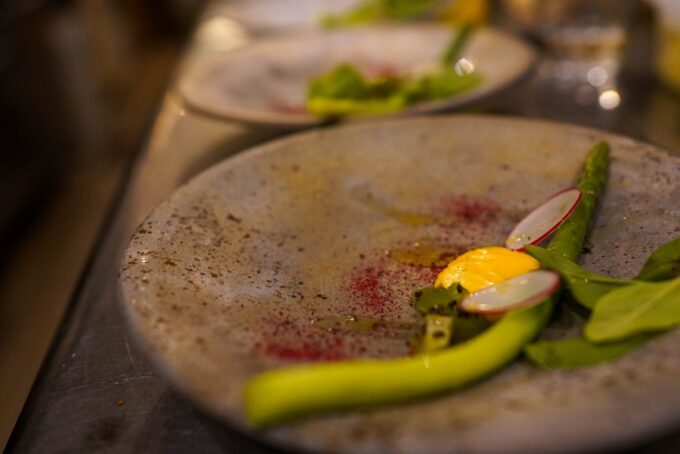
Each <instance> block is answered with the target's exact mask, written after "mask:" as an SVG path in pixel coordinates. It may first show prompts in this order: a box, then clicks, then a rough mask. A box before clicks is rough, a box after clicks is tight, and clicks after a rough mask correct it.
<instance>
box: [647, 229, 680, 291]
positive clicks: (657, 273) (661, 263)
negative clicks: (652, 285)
mask: <svg viewBox="0 0 680 454" xmlns="http://www.w3.org/2000/svg"><path fill="white" fill-rule="evenodd" d="M678 276H680V237H679V238H676V239H674V240H673V241H669V242H668V243H666V244H664V245H663V246H661V247H660V248H658V249H657V250H655V251H654V252H652V255H650V256H649V258H648V259H647V261H646V262H645V265H644V266H643V267H642V271H640V274H638V279H640V280H642V281H662V280H665V279H672V278H674V277H678Z"/></svg>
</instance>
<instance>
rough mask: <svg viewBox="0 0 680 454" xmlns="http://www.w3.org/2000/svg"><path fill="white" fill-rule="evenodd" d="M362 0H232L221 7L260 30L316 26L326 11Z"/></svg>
mask: <svg viewBox="0 0 680 454" xmlns="http://www.w3.org/2000/svg"><path fill="white" fill-rule="evenodd" d="M360 2H361V0H230V1H228V2H223V4H221V5H218V6H217V9H218V10H219V11H220V12H222V13H224V14H226V15H227V16H229V17H231V18H232V19H235V20H236V21H238V22H240V23H241V24H242V25H243V26H244V27H246V28H247V29H249V30H252V31H254V32H256V33H271V32H285V31H290V30H292V29H295V30H299V29H300V28H316V27H318V26H319V23H320V20H321V18H322V17H323V16H324V15H326V14H338V13H341V12H343V11H348V10H350V9H351V8H353V7H354V6H356V5H357V4H358V3H360Z"/></svg>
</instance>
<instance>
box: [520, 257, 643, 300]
mask: <svg viewBox="0 0 680 454" xmlns="http://www.w3.org/2000/svg"><path fill="white" fill-rule="evenodd" d="M526 251H527V253H529V254H530V255H531V256H533V257H534V258H535V259H536V260H538V261H539V262H541V265H542V266H543V268H547V269H549V270H553V271H556V272H558V273H559V274H560V276H562V279H563V281H564V283H565V285H566V286H567V288H569V292H570V293H571V294H572V296H573V297H574V299H575V300H576V301H578V302H579V303H580V304H581V305H583V306H585V307H587V308H588V309H593V307H594V306H595V303H596V302H597V301H598V300H599V299H600V298H602V297H603V296H604V295H606V294H607V293H609V292H611V291H612V290H615V289H618V288H621V287H623V286H627V285H630V284H631V283H632V282H633V281H628V280H624V279H617V278H613V277H609V276H604V275H602V274H596V273H591V272H590V271H586V270H585V269H583V268H582V267H580V266H579V265H577V264H576V263H574V262H572V261H571V260H569V259H567V258H564V257H562V256H561V255H560V254H558V253H556V252H553V251H550V250H548V249H544V248H542V247H538V246H527V247H526Z"/></svg>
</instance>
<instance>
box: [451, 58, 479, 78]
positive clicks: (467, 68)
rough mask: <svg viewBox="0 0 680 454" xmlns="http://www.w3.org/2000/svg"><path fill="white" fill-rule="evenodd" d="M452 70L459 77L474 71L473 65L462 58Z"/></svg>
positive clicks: (470, 61)
mask: <svg viewBox="0 0 680 454" xmlns="http://www.w3.org/2000/svg"><path fill="white" fill-rule="evenodd" d="M454 70H455V71H456V74H458V75H459V76H462V75H464V74H470V73H472V72H473V71H474V70H475V64H474V63H473V62H472V60H468V59H467V58H465V57H463V58H461V59H460V60H458V61H457V62H456V65H455V66H454Z"/></svg>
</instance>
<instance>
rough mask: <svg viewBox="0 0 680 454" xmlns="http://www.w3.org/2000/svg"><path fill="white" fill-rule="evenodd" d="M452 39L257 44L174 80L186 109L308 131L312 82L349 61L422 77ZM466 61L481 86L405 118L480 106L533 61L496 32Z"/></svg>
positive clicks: (477, 39)
mask: <svg viewBox="0 0 680 454" xmlns="http://www.w3.org/2000/svg"><path fill="white" fill-rule="evenodd" d="M450 37H451V30H450V28H446V27H442V26H437V25H408V26H407V25H403V26H390V27H387V26H384V27H368V28H365V27H363V28H353V29H349V30H339V31H329V32H307V33H300V34H295V35H289V36H286V37H277V38H271V39H266V40H260V41H255V42H253V43H252V44H250V45H247V46H245V47H243V48H240V49H237V50H234V51H231V52H227V53H216V54H211V55H206V56H203V57H200V58H199V59H198V60H197V61H196V62H195V63H194V64H193V65H192V66H191V67H190V68H189V70H188V71H187V73H186V75H185V76H184V77H183V78H182V79H181V80H180V83H179V91H180V93H181V94H182V96H183V97H184V99H185V100H186V101H187V103H188V104H189V105H190V106H192V107H194V108H197V109H199V110H202V111H205V112H208V113H211V114H214V115H217V116H222V117H227V118H230V119H235V120H239V121H243V122H248V123H256V124H267V125H275V126H285V127H303V126H310V125H314V124H316V123H318V122H319V119H318V118H316V117H313V116H311V115H309V114H308V113H307V112H306V109H305V96H306V89H307V83H308V81H309V80H310V79H313V78H314V77H316V76H318V75H320V74H323V73H324V72H326V71H328V70H330V69H331V68H333V67H334V66H336V65H337V64H339V63H341V62H351V63H353V64H355V65H356V66H358V67H359V68H360V69H361V70H362V71H363V72H365V73H372V72H373V73H380V72H384V71H389V72H397V73H400V74H412V73H418V72H423V71H427V70H428V68H430V69H431V68H432V67H433V66H434V65H436V63H437V62H438V59H439V56H440V54H441V53H442V52H443V50H444V49H445V48H446V44H447V43H448V41H449V39H450ZM464 55H465V57H466V58H467V59H468V60H470V61H471V62H472V63H473V64H474V65H475V68H476V69H477V70H478V71H479V73H480V74H481V75H482V76H483V78H484V80H483V82H482V83H481V84H479V85H478V86H476V87H475V88H473V89H471V90H468V91H465V92H463V93H461V94H459V95H457V96H454V97H451V98H449V99H445V100H441V101H434V102H427V103H420V104H417V105H414V106H412V107H411V108H409V109H407V110H406V111H405V112H406V113H417V112H432V111H437V110H442V109H448V108H454V107H459V106H463V105H466V104H469V103H471V102H474V101H478V100H479V99H480V98H483V97H485V96H488V95H490V94H492V93H494V92H497V91H498V90H500V89H502V88H504V87H507V86H508V85H510V84H511V83H512V82H513V81H516V80H517V79H518V78H520V77H521V76H522V74H524V73H525V72H526V71H527V70H528V69H529V68H530V67H531V64H532V62H533V58H534V54H533V51H532V49H531V48H530V47H529V46H528V45H527V44H525V43H524V42H522V41H519V40H517V39H516V38H513V37H512V36H510V35H508V34H506V33H503V32H500V31H498V30H494V29H480V30H479V31H477V32H476V33H475V34H473V35H472V37H471V38H470V41H469V43H468V45H467V46H466V48H465V51H464Z"/></svg>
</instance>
